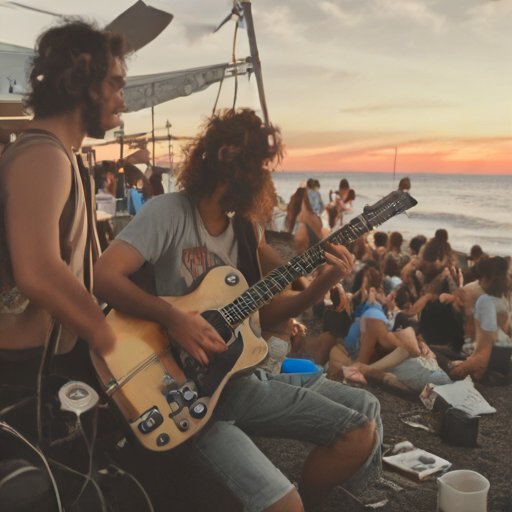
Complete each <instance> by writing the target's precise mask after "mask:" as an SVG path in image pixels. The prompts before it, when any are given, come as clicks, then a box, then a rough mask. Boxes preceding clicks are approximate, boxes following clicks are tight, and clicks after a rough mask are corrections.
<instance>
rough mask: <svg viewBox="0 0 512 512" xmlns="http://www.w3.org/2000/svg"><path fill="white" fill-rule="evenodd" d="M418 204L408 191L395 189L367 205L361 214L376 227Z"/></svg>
mask: <svg viewBox="0 0 512 512" xmlns="http://www.w3.org/2000/svg"><path fill="white" fill-rule="evenodd" d="M417 204H418V201H416V199H414V197H412V196H410V195H409V194H408V193H407V192H403V191H402V190H395V191H393V192H391V194H388V195H387V196H386V197H384V198H382V199H381V200H380V201H377V202H376V203H375V204H374V205H372V206H365V207H364V210H363V213H362V214H361V216H362V217H364V219H365V220H366V222H367V223H368V224H369V225H370V226H371V227H372V228H376V227H377V226H380V225H381V224H382V223H384V222H386V221H387V220H388V219H390V218H391V217H394V216H395V215H398V214H400V213H402V212H405V211H406V210H408V209H409V208H412V207H413V206H416V205H417Z"/></svg>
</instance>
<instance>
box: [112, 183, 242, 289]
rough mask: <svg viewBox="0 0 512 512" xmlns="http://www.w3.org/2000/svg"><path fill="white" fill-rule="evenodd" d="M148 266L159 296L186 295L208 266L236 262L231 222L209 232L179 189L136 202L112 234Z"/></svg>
mask: <svg viewBox="0 0 512 512" xmlns="http://www.w3.org/2000/svg"><path fill="white" fill-rule="evenodd" d="M117 240H120V241H122V242H126V243H129V244H130V245H131V246H133V247H134V248H135V249H137V250H138V251H139V252H140V253H141V254H142V255H143V256H144V258H145V259H146V261H148V262H150V263H152V264H153V265H154V270H155V281H156V292H157V295H160V296H170V297H177V296H181V295H187V294H188V293H190V292H191V291H193V290H194V289H195V288H196V287H197V286H198V283H199V282H200V278H201V277H202V276H203V274H205V273H206V272H208V271H209V270H211V269H212V268H215V267H219V266H223V265H230V266H232V267H236V266H237V262H238V244H237V242H236V239H235V236H234V231H233V225H232V222H231V221H230V223H229V226H228V228H227V229H226V231H224V233H222V234H221V235H219V236H218V237H213V236H211V235H210V234H209V233H208V231H207V230H206V228H205V227H204V225H203V222H202V220H201V217H200V215H199V213H198V212H197V209H196V208H195V206H194V205H193V204H192V203H191V202H190V201H189V199H188V198H187V197H185V196H184V195H183V194H181V193H178V192H176V193H172V194H163V195H160V196H157V197H155V198H153V199H152V200H151V201H149V202H147V203H146V204H144V205H143V206H142V208H141V209H140V211H139V213H137V215H136V216H135V217H134V218H133V220H132V221H131V222H130V224H128V226H126V228H125V229H124V230H123V231H122V232H121V233H120V234H119V235H118V237H117Z"/></svg>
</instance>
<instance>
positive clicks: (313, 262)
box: [219, 191, 417, 327]
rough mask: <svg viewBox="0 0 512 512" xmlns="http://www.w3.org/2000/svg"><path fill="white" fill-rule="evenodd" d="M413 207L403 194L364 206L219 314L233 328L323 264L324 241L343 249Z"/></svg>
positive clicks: (397, 193) (407, 196) (399, 192)
mask: <svg viewBox="0 0 512 512" xmlns="http://www.w3.org/2000/svg"><path fill="white" fill-rule="evenodd" d="M416 204H417V201H416V200H415V199H414V198H412V197H411V196H410V195H409V194H407V193H405V192H401V191H394V192H391V193H390V194H388V195H387V196H386V197H384V198H382V199H381V200H380V201H377V203H375V204H374V205H373V206H371V207H370V206H367V207H365V209H364V212H363V213H362V214H361V215H358V216H357V217H354V218H353V219H352V220H351V221H350V222H349V223H348V224H345V225H344V226H343V227H342V228H340V229H338V231H336V232H334V233H331V234H330V235H329V236H327V237H326V238H324V239H323V240H321V241H320V242H318V243H317V244H315V245H313V247H311V248H309V249H308V250H307V251H305V252H303V253H302V254H299V255H298V256H295V257H294V258H292V259H291V260H290V261H289V262H288V263H286V264H285V265H281V266H280V267H278V268H276V269H275V270H272V272H270V273H269V274H268V276H267V277H265V279H262V280H261V281H258V282H257V283H256V284H255V285H254V286H252V287H251V288H249V289H248V290H246V291H245V292H244V293H242V295H240V296H239V297H238V298H236V299H235V300H234V301H233V302H231V303H230V304H228V305H227V306H224V307H223V308H222V309H220V310H219V311H220V313H221V314H222V316H223V317H224V318H225V320H226V321H227V322H228V323H229V324H230V325H231V326H232V327H236V326H237V325H239V324H241V323H242V322H243V321H244V320H245V319H246V318H248V317H249V316H251V315H252V314H253V313H255V312H256V311H258V309H260V308H261V307H263V306H264V305H265V304H268V303H269V302H270V301H271V300H272V299H273V298H274V297H275V296H276V295H278V294H279V293H281V292H282V291H283V290H284V289H285V288H286V286H288V285H289V284H290V283H291V282H292V281H294V280H295V279H297V278H298V277H301V276H307V275H308V274H311V272H313V270H315V269H317V268H318V267H319V266H320V265H323V264H324V263H325V258H324V254H325V251H324V248H323V245H324V244H325V243H326V242H330V243H332V244H335V245H338V244H341V245H345V246H347V245H348V244H350V243H352V242H354V241H355V240H357V239H358V238H359V237H361V236H363V235H364V234H365V233H368V232H369V231H371V230H372V229H373V228H375V227H377V226H380V225H381V224H382V223H384V222H386V221H387V220H389V219H390V218H391V217H394V216H395V215H398V214H399V213H402V212H404V211H405V210H408V209H409V208H411V207H412V206H415V205H416Z"/></svg>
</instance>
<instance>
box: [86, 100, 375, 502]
mask: <svg viewBox="0 0 512 512" xmlns="http://www.w3.org/2000/svg"><path fill="white" fill-rule="evenodd" d="M282 152H283V149H282V144H281V138H280V133H279V130H278V129H277V128H275V127H272V126H265V125H264V124H263V123H262V122H261V120H260V118H259V117H258V116H256V114H255V113H254V112H253V111H251V110H248V109H242V110H238V111H236V112H235V111H233V110H228V111H225V112H223V113H221V114H218V115H214V116H213V117H212V118H210V119H209V120H208V121H207V123H206V125H205V128H204V131H203V132H202V134H200V135H199V136H198V137H197V138H196V139H195V140H194V141H193V142H192V144H191V145H190V146H189V147H188V149H187V151H186V158H185V161H184V164H183V166H182V167H181V170H180V172H179V176H178V178H177V184H178V186H179V187H180V190H181V191H180V192H177V193H173V194H165V195H162V196H158V197H156V198H154V199H152V200H151V201H150V202H148V203H147V204H146V205H144V206H143V207H142V209H141V210H140V212H139V213H138V214H137V216H136V217H135V218H134V219H133V220H132V222H131V223H130V224H129V225H128V226H127V227H126V228H125V230H124V231H123V232H122V233H121V234H120V235H119V237H118V238H117V240H116V241H114V242H113V243H112V244H111V245H110V247H109V248H108V249H107V250H106V252H105V253H104V254H103V256H102V257H101V258H100V260H99V261H98V263H97V264H96V266H95V293H96V294H97V295H98V296H99V297H100V298H102V299H103V300H104V301H106V302H107V303H108V304H109V305H111V306H112V307H113V308H115V309H116V310H118V311H122V312H125V313H128V314H130V315H132V316H137V317H140V318H143V319H145V320H149V321H152V322H156V323H159V324H161V325H162V326H163V327H164V328H165V329H166V330H167V331H168V332H169V334H170V335H171V336H172V337H173V338H174V340H176V342H177V343H179V345H181V347H182V348H183V349H185V351H186V352H188V353H189V354H190V355H191V356H192V357H193V358H194V359H196V360H197V361H199V362H201V363H202V364H203V365H208V364H209V362H210V361H211V360H212V358H213V357H214V356H215V355H216V354H221V353H222V352H224V351H225V350H226V344H225V343H224V341H223V340H222V339H221V338H220V336H219V334H218V333H217V332H216V331H215V330H214V329H213V327H212V326H211V325H210V324H209V323H208V322H206V321H205V320H204V319H203V318H202V317H201V316H200V315H199V314H198V313H197V312H194V311H190V312H183V311H180V310H178V309H177V308H175V307H173V306H171V305H170V304H169V303H168V302H166V301H164V300H162V299H160V298H159V297H158V296H183V295H186V294H189V293H191V292H192V291H193V290H194V289H196V288H197V287H198V285H199V282H200V281H201V278H202V277H204V276H205V274H206V273H207V272H208V271H209V270H210V269H212V268H214V267H217V266H220V265H230V266H233V267H235V268H238V269H239V270H240V271H241V272H242V273H243V275H244V276H245V278H246V280H247V282H248V283H249V285H251V286H252V285H253V284H255V283H256V282H257V281H258V280H259V279H260V266H259V265H258V259H259V261H260V262H261V268H262V269H263V271H264V272H268V271H269V270H271V269H272V268H273V267H275V266H276V262H277V261H278V259H277V257H276V254H275V253H274V252H273V250H272V249H271V248H270V247H269V246H268V245H267V244H266V243H265V240H264V236H263V234H262V232H261V230H260V229H258V228H257V226H260V225H261V224H262V223H264V222H266V221H268V220H269V217H270V216H271V214H272V209H273V205H274V204H275V201H276V194H275V189H274V186H273V182H272V179H271V175H270V171H271V169H270V166H271V164H272V162H275V161H279V160H280V158H281V156H282ZM233 214H234V215H233ZM330 249H331V250H332V251H333V252H334V251H336V254H337V256H334V255H331V254H327V255H326V259H327V264H326V265H324V266H323V267H322V268H321V272H319V273H318V276H317V277H316V278H315V279H314V280H313V281H312V283H311V284H310V285H309V286H308V287H307V288H305V289H304V290H303V291H301V292H293V291H288V292H287V291H285V292H284V293H282V294H280V295H278V296H276V297H275V298H274V299H273V300H272V302H271V303H270V304H268V305H267V306H264V307H263V308H262V309H261V310H260V317H261V324H262V327H263V328H264V329H271V328H272V327H273V326H275V325H277V324H279V323H280V322H283V321H286V320H287V319H289V318H293V317H296V316H298V315H299V314H300V313H301V312H302V311H304V310H305V309H307V308H308V307H309V306H311V305H312V304H313V303H315V302H317V301H318V300H320V299H321V298H323V296H324V295H325V293H326V292H327V291H328V290H329V289H330V288H331V287H332V286H333V285H334V284H335V283H337V282H339V281H340V279H342V278H343V277H344V276H345V275H346V274H347V272H349V271H350V270H351V268H352V257H351V255H350V254H349V252H348V251H347V250H346V249H345V248H343V247H334V246H331V247H330ZM141 274H144V275H145V276H146V279H142V276H141ZM148 276H149V278H148ZM135 282H137V283H138V284H135ZM139 285H140V286H139ZM148 292H152V293H148ZM257 375H258V376H257ZM379 411H380V407H379V403H378V401H377V400H376V399H375V398H374V397H373V396H372V395H371V394H369V393H367V392H366V391H363V390H359V389H353V388H349V387H347V386H343V385H342V384H339V383H335V382H331V381H328V380H326V379H325V378H324V377H323V376H322V375H321V373H320V372H319V373H317V374H310V376H309V378H306V377H303V378H297V377H296V376H293V377H291V376H289V375H272V374H265V373H263V372H257V373H256V374H252V375H251V376H249V377H242V378H238V379H235V380H231V381H229V382H228V384H227V385H226V387H225V388H224V390H223V392H222V394H221V396H220V400H219V402H218V404H217V406H216V408H215V410H214V412H213V416H212V418H211V420H210V421H209V423H207V424H206V426H205V427H204V428H203V429H202V430H201V431H200V432H199V434H198V435H197V436H196V437H195V438H194V440H195V443H194V447H195V454H196V457H197V460H198V461H200V462H201V463H202V464H204V465H205V466H206V467H207V468H209V469H210V470H211V471H212V472H213V473H214V474H215V475H216V477H217V478H218V479H219V480H220V481H221V482H222V483H223V484H224V485H225V486H226V487H227V488H228V489H229V490H230V491H231V492H232V493H233V494H234V495H235V496H236V497H237V498H238V499H239V500H240V501H241V502H242V503H243V504H244V506H245V507H246V509H247V510H250V511H253V512H259V511H263V510H265V511H287V512H295V511H301V510H304V508H303V507H306V508H311V507H313V506H315V505H316V504H318V503H319V502H320V501H321V500H322V499H323V498H324V497H325V496H326V495H327V494H328V493H329V492H330V491H331V490H332V489H333V488H334V487H335V486H336V485H340V484H342V483H344V482H347V481H348V480H350V479H352V480H353V481H354V480H361V479H362V480H364V479H369V478H370V476H369V475H375V473H376V472H377V471H378V468H379V466H380V428H381V423H380V416H379ZM250 436H269V437H282V438H292V439H298V440H303V441H309V442H311V443H314V444H315V445H316V447H315V448H313V450H312V451H311V453H310V454H309V456H308V458H307V460H306V462H305V464H304V468H303V472H302V477H301V479H300V482H299V492H300V495H299V492H297V490H296V489H295V487H294V486H293V485H292V483H291V482H290V481H289V480H288V479H287V478H286V477H285V476H284V475H283V474H282V473H281V472H280V471H279V470H278V469H277V468H276V467H275V466H274V465H273V464H272V463H271V462H270V461H269V460H268V459H267V458H266V457H265V456H264V455H263V454H262V453H261V452H260V450H259V449H258V448H257V447H256V446H255V445H254V444H253V442H252V441H251V439H250Z"/></svg>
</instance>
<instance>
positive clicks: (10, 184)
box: [2, 144, 71, 197]
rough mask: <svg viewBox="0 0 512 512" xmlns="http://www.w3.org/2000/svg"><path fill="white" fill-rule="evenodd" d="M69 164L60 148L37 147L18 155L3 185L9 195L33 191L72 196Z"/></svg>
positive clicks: (46, 145)
mask: <svg viewBox="0 0 512 512" xmlns="http://www.w3.org/2000/svg"><path fill="white" fill-rule="evenodd" d="M70 167H71V164H70V161H69V159H68V157H67V155H66V154H65V153H64V152H63V151H62V150H61V149H59V148H57V147H55V146H52V145H49V144H38V145H34V146H32V147H30V148H28V149H27V150H26V151H24V152H23V153H21V154H20V155H18V156H17V157H16V158H15V159H14V160H13V161H12V163H11V164H10V165H9V166H8V168H7V169H6V172H5V175H4V176H3V180H4V181H3V183H2V185H3V186H4V187H5V189H6V191H7V192H8V193H9V194H17V193H23V194H25V195H26V194H30V191H31V190H33V191H39V193H50V195H52V196H53V195H54V194H55V193H56V194H60V193H65V194H66V197H67V195H68V194H69V190H70V186H71V172H70Z"/></svg>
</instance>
